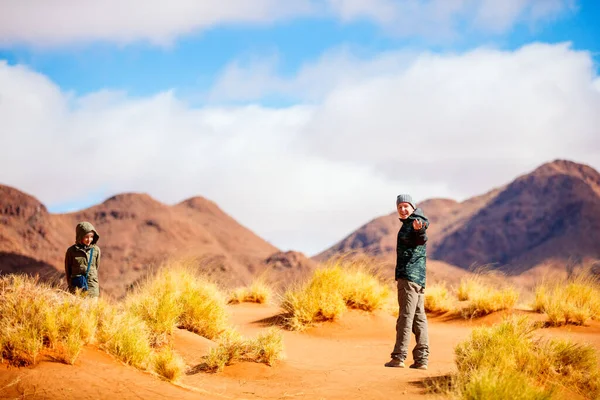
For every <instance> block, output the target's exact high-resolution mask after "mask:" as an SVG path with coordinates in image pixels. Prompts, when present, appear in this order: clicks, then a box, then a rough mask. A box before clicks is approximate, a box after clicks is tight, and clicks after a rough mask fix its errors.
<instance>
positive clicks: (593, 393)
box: [449, 317, 600, 399]
mask: <svg viewBox="0 0 600 400" xmlns="http://www.w3.org/2000/svg"><path fill="white" fill-rule="evenodd" d="M534 331H535V324H534V323H533V322H531V321H529V320H528V319H527V318H526V317H520V318H514V317H513V318H507V319H505V320H504V321H503V322H502V323H500V324H498V325H495V326H492V327H485V328H477V329H475V330H473V332H472V334H471V336H470V338H469V339H468V340H466V341H465V342H463V343H460V344H459V345H458V346H456V348H455V355H456V366H457V369H458V373H457V375H456V376H455V377H454V382H453V383H454V384H453V385H452V386H451V387H450V389H449V391H450V392H451V394H453V395H454V396H455V397H458V398H461V399H483V398H485V399H550V398H553V396H554V393H555V390H556V389H557V388H559V387H560V388H567V389H568V390H571V391H573V392H575V393H578V394H580V395H582V396H589V397H588V398H592V399H595V398H598V396H600V371H599V369H598V359H597V355H596V352H595V349H594V348H593V347H591V346H589V345H584V344H576V343H573V342H569V341H565V340H549V341H543V340H541V339H535V337H534V334H533V333H534Z"/></svg>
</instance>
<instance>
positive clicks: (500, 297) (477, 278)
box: [457, 274, 519, 318]
mask: <svg viewBox="0 0 600 400" xmlns="http://www.w3.org/2000/svg"><path fill="white" fill-rule="evenodd" d="M457 295H458V299H459V301H467V300H468V301H469V304H467V305H466V306H463V307H462V308H461V310H460V313H461V315H462V316H463V317H464V318H474V317H481V316H484V315H487V314H490V313H493V312H496V311H500V310H507V309H512V308H513V307H514V306H515V304H516V303H517V300H518V299H519V293H518V292H517V291H516V290H515V289H514V288H512V287H505V288H500V289H499V288H496V287H494V286H493V285H492V284H489V283H485V282H484V280H483V279H482V276H481V275H479V274H476V275H474V276H471V277H468V278H464V279H462V280H461V282H460V285H459V287H458V291H457Z"/></svg>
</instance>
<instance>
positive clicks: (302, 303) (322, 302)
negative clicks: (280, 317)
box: [282, 261, 390, 330]
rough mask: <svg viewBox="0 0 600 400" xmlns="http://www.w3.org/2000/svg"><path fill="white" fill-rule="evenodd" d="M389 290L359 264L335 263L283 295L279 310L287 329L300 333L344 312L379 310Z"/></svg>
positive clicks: (318, 270)
mask: <svg viewBox="0 0 600 400" xmlns="http://www.w3.org/2000/svg"><path fill="white" fill-rule="evenodd" d="M389 293H390V292H389V288H388V286H386V285H384V284H383V283H382V282H381V281H380V280H379V279H378V277H377V276H376V275H375V274H374V273H373V272H372V271H370V270H369V269H368V267H367V266H366V265H365V264H362V263H357V262H354V263H343V262H339V261H338V262H334V263H332V264H330V265H327V266H325V267H323V268H320V269H317V270H315V271H314V273H313V275H312V276H311V277H310V278H309V280H308V281H307V282H306V283H304V284H303V285H300V286H299V287H296V288H292V289H289V290H288V291H286V292H285V293H284V295H283V301H282V308H283V309H284V311H285V312H286V313H287V314H288V320H287V325H288V327H289V328H290V329H294V330H302V329H305V328H306V327H307V326H309V325H311V324H313V323H315V322H319V321H329V320H335V319H337V318H339V317H340V316H341V315H342V314H343V313H344V312H345V311H346V309H347V308H355V309H361V310H365V311H375V310H378V309H382V308H383V307H384V306H385V304H386V302H387V301H388V297H389Z"/></svg>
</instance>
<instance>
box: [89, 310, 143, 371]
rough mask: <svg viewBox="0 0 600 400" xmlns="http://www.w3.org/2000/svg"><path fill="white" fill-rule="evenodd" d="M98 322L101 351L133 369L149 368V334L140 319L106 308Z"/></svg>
mask: <svg viewBox="0 0 600 400" xmlns="http://www.w3.org/2000/svg"><path fill="white" fill-rule="evenodd" d="M100 321H101V322H100V324H99V332H98V341H99V343H100V347H101V348H102V349H104V350H106V351H107V352H108V353H110V354H113V355H114V356H116V357H117V358H119V359H120V360H121V361H123V362H124V363H126V364H130V365H133V366H134V367H137V368H140V369H146V368H147V367H148V366H149V363H150V362H151V357H152V347H151V340H150V338H151V334H150V330H149V329H148V326H147V325H146V323H145V322H144V321H143V320H142V319H141V318H140V317H138V316H137V315H134V314H132V313H128V312H119V311H118V310H117V309H116V308H113V307H107V308H106V309H105V310H103V314H102V318H101V320H100Z"/></svg>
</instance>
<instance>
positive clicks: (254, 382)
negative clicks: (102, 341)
mask: <svg viewBox="0 0 600 400" xmlns="http://www.w3.org/2000/svg"><path fill="white" fill-rule="evenodd" d="M231 311H232V323H233V324H234V325H235V326H236V327H237V328H238V329H239V330H240V331H241V332H242V334H244V335H246V336H255V335H256V334H257V333H259V332H260V331H261V330H264V329H266V328H267V327H268V326H269V321H270V319H269V318H270V317H273V316H275V315H277V314H278V312H279V310H278V308H277V307H270V306H261V305H255V304H241V305H236V306H232V307H231ZM532 316H535V315H533V314H532ZM538 318H539V317H538ZM500 319H501V314H497V315H492V316H488V317H486V318H483V319H480V320H477V321H473V322H471V321H460V320H454V321H445V320H443V318H440V317H438V318H430V319H429V337H430V346H431V358H430V368H429V370H428V371H420V370H411V369H408V368H407V369H400V368H385V367H383V364H384V363H385V362H386V361H387V360H388V359H389V353H390V351H391V348H392V345H393V340H394V336H395V332H394V326H395V319H394V317H392V316H389V315H385V314H378V315H369V314H365V313H363V312H359V311H351V312H348V313H347V314H346V315H344V316H343V317H342V319H341V320H340V321H339V322H335V323H330V324H324V325H321V326H319V327H316V328H312V329H310V330H308V331H307V332H304V333H298V332H288V331H285V332H284V343H285V354H286V358H285V359H284V360H283V361H280V362H278V363H277V364H276V366H274V367H269V366H266V365H263V364H256V363H247V362H244V363H237V364H234V365H231V366H228V367H226V368H225V370H224V371H223V372H221V373H217V374H206V373H202V372H200V373H196V374H191V375H187V376H185V377H184V378H183V379H182V380H181V382H180V383H179V385H173V384H170V383H168V382H164V381H161V380H160V379H158V378H157V377H155V376H153V375H151V374H149V373H144V372H141V371H139V370H136V369H135V368H132V367H129V366H125V365H122V364H121V363H120V362H118V361H116V360H115V359H114V358H112V357H111V356H109V355H107V354H105V353H103V352H101V351H99V350H96V349H94V348H92V347H89V348H86V349H84V351H83V352H82V353H81V355H80V357H79V359H78V360H77V362H76V364H75V366H68V365H64V364H60V363H55V362H49V361H44V362H42V363H40V364H39V365H38V366H36V367H35V368H12V367H11V368H7V367H6V366H5V365H0V368H2V369H1V370H0V398H9V399H21V398H24V399H109V398H110V399H181V400H184V399H390V398H403V399H420V398H424V397H428V398H435V396H432V395H426V394H425V391H424V389H423V384H422V382H423V380H424V379H426V378H428V377H436V376H442V375H445V374H448V373H450V372H452V371H453V370H454V353H453V352H454V347H455V346H456V344H458V343H459V342H461V341H462V340H464V339H466V338H467V337H468V335H469V333H470V332H471V330H472V328H473V327H475V326H480V325H491V324H493V323H496V322H498V321H499V320H500ZM540 332H541V335H552V336H561V337H570V338H572V339H573V340H576V341H580V342H588V343H591V344H593V345H594V346H595V347H596V348H597V349H598V350H599V351H600V323H598V322H593V323H592V324H591V326H588V327H568V328H552V329H544V330H542V331H540ZM174 342H175V348H176V350H177V351H178V352H179V353H180V354H181V355H182V356H183V357H184V359H185V361H186V363H187V364H188V365H189V366H192V367H193V366H195V365H198V364H200V363H201V358H202V356H203V355H204V354H206V352H207V351H208V349H209V348H210V347H211V346H212V345H213V344H212V342H210V341H209V340H206V339H204V338H201V337H199V336H196V335H194V334H192V333H189V332H186V331H179V332H177V333H176V335H175V340H174ZM411 348H412V343H411ZM409 361H411V360H410V357H409Z"/></svg>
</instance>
